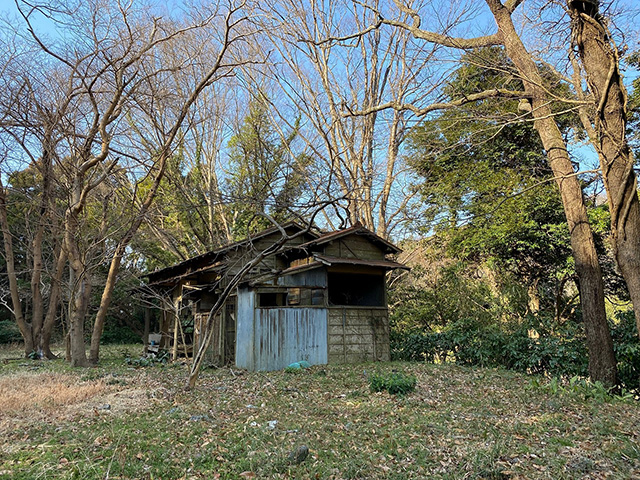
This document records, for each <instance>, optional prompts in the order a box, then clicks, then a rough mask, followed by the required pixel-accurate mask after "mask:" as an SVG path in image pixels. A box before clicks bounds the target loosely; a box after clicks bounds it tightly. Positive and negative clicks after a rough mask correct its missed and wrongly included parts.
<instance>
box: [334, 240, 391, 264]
mask: <svg viewBox="0 0 640 480" xmlns="http://www.w3.org/2000/svg"><path fill="white" fill-rule="evenodd" d="M324 254H325V255H329V256H331V257H341V258H358V259H361V260H384V259H385V255H384V252H382V251H381V250H380V249H379V248H378V247H376V246H375V245H373V244H371V242H370V241H369V240H367V239H366V238H364V237H362V236H358V235H349V236H348V237H345V238H341V239H339V240H337V241H334V242H331V243H329V244H327V246H326V247H325V249H324Z"/></svg>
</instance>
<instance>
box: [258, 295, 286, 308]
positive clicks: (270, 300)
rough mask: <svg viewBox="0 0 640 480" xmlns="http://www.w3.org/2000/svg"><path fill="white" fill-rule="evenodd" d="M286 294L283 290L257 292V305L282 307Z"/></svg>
mask: <svg viewBox="0 0 640 480" xmlns="http://www.w3.org/2000/svg"><path fill="white" fill-rule="evenodd" d="M286 296H287V294H286V293H284V292H263V293H259V294H258V307H260V308H263V307H283V306H284V305H286V302H285V299H286Z"/></svg>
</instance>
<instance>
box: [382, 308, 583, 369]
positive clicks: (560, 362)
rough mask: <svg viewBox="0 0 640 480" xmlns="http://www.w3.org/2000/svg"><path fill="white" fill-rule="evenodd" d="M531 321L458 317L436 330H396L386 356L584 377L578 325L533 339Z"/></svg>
mask: <svg viewBox="0 0 640 480" xmlns="http://www.w3.org/2000/svg"><path fill="white" fill-rule="evenodd" d="M532 323H534V322H531V323H527V322H522V323H513V324H501V323H500V322H493V323H491V324H485V325H482V324H480V323H479V322H477V321H474V320H463V321H459V322H455V323H453V324H451V325H449V326H447V328H445V329H443V330H442V331H439V332H429V333H418V332H411V333H398V332H395V333H394V334H393V335H392V337H391V355H392V358H393V359H394V360H414V361H415V360H424V361H434V360H436V359H437V360H438V361H453V362H456V363H458V364H461V365H469V366H483V367H505V368H509V369H513V370H517V371H522V372H528V373H548V374H551V375H583V376H584V375H587V356H586V349H585V347H584V340H583V335H582V334H581V332H579V331H578V328H575V329H571V330H573V331H572V332H571V333H569V332H568V331H567V332H564V333H562V334H561V333H557V332H556V333H555V334H553V335H549V334H547V335H544V336H538V337H535V336H533V335H531V332H532V331H533V327H534V326H537V325H535V323H534V324H532ZM567 330H569V329H567Z"/></svg>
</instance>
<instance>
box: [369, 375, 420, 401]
mask: <svg viewBox="0 0 640 480" xmlns="http://www.w3.org/2000/svg"><path fill="white" fill-rule="evenodd" d="M417 384H418V380H417V379H416V377H415V376H413V375H407V374H405V373H402V372H397V371H395V370H394V371H392V372H387V373H381V372H374V373H372V374H370V375H369V389H370V390H371V391H372V392H382V391H385V390H386V391H387V392H389V393H390V394H391V395H406V394H408V393H411V392H413V391H414V390H415V389H416V385H417Z"/></svg>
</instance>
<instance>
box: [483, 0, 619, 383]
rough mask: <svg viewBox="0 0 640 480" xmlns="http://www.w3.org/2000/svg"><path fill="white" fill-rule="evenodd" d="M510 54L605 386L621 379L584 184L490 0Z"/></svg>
mask: <svg viewBox="0 0 640 480" xmlns="http://www.w3.org/2000/svg"><path fill="white" fill-rule="evenodd" d="M486 1H487V4H488V5H489V7H490V8H491V11H492V13H493V15H494V18H495V20H496V23H497V24H498V29H499V34H500V35H501V39H502V42H503V44H504V46H505V49H506V51H507V54H508V55H509V58H511V60H512V61H513V63H514V65H515V66H516V68H517V69H518V71H519V73H520V75H521V77H522V80H523V82H524V85H525V92H526V93H527V94H528V95H529V97H530V100H531V104H532V107H533V110H532V114H533V118H534V123H533V125H534V128H535V129H536V131H537V132H538V134H539V135H540V138H541V140H542V144H543V146H544V149H545V150H546V152H547V158H548V161H549V164H550V166H551V168H552V170H553V173H554V175H555V177H556V179H557V184H558V187H559V189H560V195H561V197H562V204H563V206H564V211H565V216H566V218H567V223H568V224H569V232H570V235H571V249H572V252H573V257H574V260H575V263H576V272H577V275H578V284H579V285H578V286H579V290H580V302H581V305H582V314H583V320H584V324H585V332H586V337H587V348H588V350H589V375H590V376H591V378H592V379H593V380H594V381H601V382H602V383H603V384H605V385H607V386H613V385H616V384H617V383H618V373H617V365H616V358H615V354H614V352H613V341H612V339H611V332H610V331H609V325H608V323H607V317H606V312H605V308H604V285H603V280H602V272H601V270H600V264H599V262H598V256H597V253H596V249H595V243H594V240H593V234H592V231H591V227H590V225H589V220H588V217H587V209H586V207H585V204H584V199H583V196H582V187H581V185H580V183H579V181H578V179H577V177H576V175H575V174H574V169H573V165H572V163H571V159H570V158H569V154H568V152H567V146H566V143H565V141H564V138H563V137H562V133H561V132H560V129H559V128H558V125H557V124H556V122H555V120H554V118H553V112H552V111H551V108H550V107H549V98H548V95H547V93H546V91H545V90H544V87H543V85H544V80H543V78H542V76H541V75H540V72H539V70H538V67H537V65H536V63H535V62H534V60H533V58H532V57H531V55H530V54H529V52H527V50H526V48H525V46H524V44H523V43H522V41H521V40H520V37H519V36H518V34H517V32H516V30H515V28H514V25H513V21H512V19H511V13H512V12H511V11H510V10H509V9H508V8H507V7H505V6H504V5H502V3H501V2H500V1H498V0H486Z"/></svg>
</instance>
